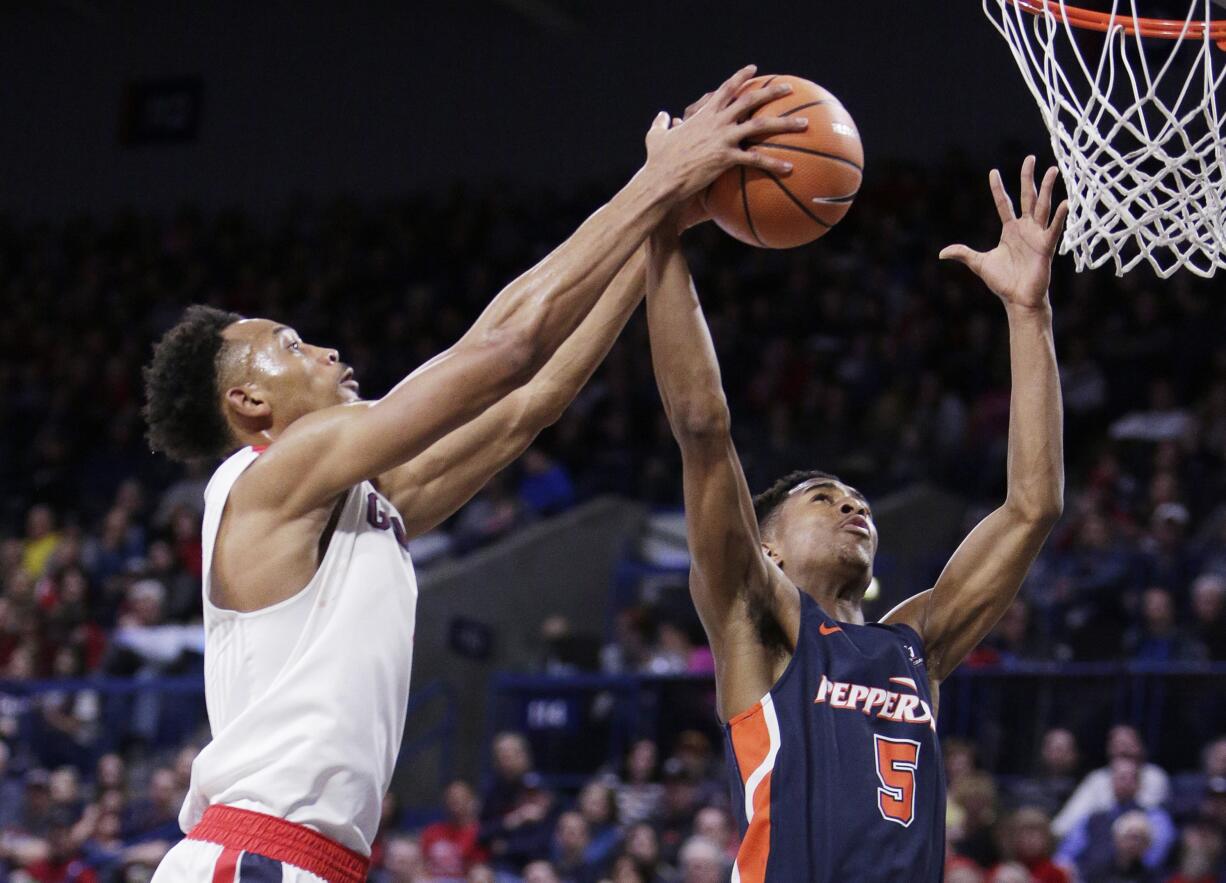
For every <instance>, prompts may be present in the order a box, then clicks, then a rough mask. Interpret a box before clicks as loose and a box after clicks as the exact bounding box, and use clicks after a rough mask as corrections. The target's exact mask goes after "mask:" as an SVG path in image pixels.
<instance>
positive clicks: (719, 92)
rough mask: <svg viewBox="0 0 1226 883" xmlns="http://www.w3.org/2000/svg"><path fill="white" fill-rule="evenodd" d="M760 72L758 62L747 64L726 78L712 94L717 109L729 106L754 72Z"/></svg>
mask: <svg viewBox="0 0 1226 883" xmlns="http://www.w3.org/2000/svg"><path fill="white" fill-rule="evenodd" d="M757 72H758V66H757V65H756V64H747V65H745V67H743V68H741V69H740V70H739V71H737V72H736V73H735V74H733V75H732V76H730V77H729V78H728V79H726V80H724V84H723V85H722V86H720V87H719V88H718V89H716V90H715V94H714V95H713V96H712V99H713V103H714V105H715V109H716V110H719V109H720V108H722V107H727V106H728V103H729V102H731V101H732V99H733V97H735V95H736V93H737V91H738V90H739V89H740V88H741V87H742V86H743V85H745V83H746V82H748V81H749V80H750V79H751V78H752V77H753V75H754V74H756V73H757Z"/></svg>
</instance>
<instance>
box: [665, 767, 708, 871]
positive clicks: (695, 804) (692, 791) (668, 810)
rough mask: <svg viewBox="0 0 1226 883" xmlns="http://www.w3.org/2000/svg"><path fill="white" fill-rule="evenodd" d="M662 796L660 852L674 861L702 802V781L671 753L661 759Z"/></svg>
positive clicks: (669, 860) (667, 858) (668, 859)
mask: <svg viewBox="0 0 1226 883" xmlns="http://www.w3.org/2000/svg"><path fill="white" fill-rule="evenodd" d="M662 778H663V781H664V800H663V802H662V803H661V805H660V815H659V817H658V818H657V819H656V823H655V827H656V831H657V832H658V833H659V835H660V852H661V854H662V855H663V856H664V859H665V860H666V861H668V862H669V863H676V860H677V857H678V855H679V853H680V851H681V845H682V843H684V841H685V838H686V836H687V835H688V834H689V833H690V827H691V826H692V825H693V821H694V814H695V813H696V812H697V811H698V808H699V807H700V806H701V805H702V803H701V801H700V799H699V796H700V793H701V783H700V782H697V781H695V780H694V779H693V777H692V776H691V775H690V773H689V771H688V770H687V769H686V768H685V764H683V763H682V762H681V761H680V760H678V759H677V758H675V757H670V758H669V759H668V760H667V761H665V763H664V770H663V776H662Z"/></svg>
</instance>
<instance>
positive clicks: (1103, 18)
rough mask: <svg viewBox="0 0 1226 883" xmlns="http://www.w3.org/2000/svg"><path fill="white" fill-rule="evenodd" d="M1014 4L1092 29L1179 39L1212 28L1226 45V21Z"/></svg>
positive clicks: (1054, 0)
mask: <svg viewBox="0 0 1226 883" xmlns="http://www.w3.org/2000/svg"><path fill="white" fill-rule="evenodd" d="M1009 2H1010V3H1012V4H1013V5H1014V6H1016V7H1017V8H1018V9H1020V10H1022V11H1023V12H1029V13H1030V14H1031V15H1053V16H1055V17H1056V18H1059V19H1061V20H1063V21H1066V22H1068V23H1069V24H1070V25H1072V26H1073V27H1076V28H1084V29H1086V30H1090V31H1103V32H1106V31H1109V30H1111V29H1112V28H1116V27H1118V28H1122V29H1123V31H1124V33H1125V34H1128V35H1129V36H1132V35H1134V34H1137V33H1140V35H1141V36H1142V37H1157V38H1159V39H1163V40H1178V39H1179V38H1181V37H1192V38H1195V39H1197V40H1200V39H1203V38H1204V36H1205V32H1206V31H1208V33H1209V39H1210V40H1213V41H1214V42H1215V43H1217V45H1218V46H1219V47H1220V48H1222V49H1226V21H1214V22H1210V23H1208V24H1206V23H1205V22H1203V21H1183V20H1182V19H1175V18H1133V17H1132V16H1131V15H1118V14H1117V15H1115V16H1112V14H1111V13H1109V12H1095V11H1094V10H1092V9H1082V8H1081V7H1080V6H1067V5H1066V6H1064V7H1063V8H1061V6H1060V3H1059V0H1009Z"/></svg>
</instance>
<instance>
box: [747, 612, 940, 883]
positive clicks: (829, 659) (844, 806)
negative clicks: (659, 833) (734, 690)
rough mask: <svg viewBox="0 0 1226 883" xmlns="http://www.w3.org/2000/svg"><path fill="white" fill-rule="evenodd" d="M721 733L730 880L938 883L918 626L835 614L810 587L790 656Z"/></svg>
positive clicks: (929, 731) (928, 705)
mask: <svg viewBox="0 0 1226 883" xmlns="http://www.w3.org/2000/svg"><path fill="white" fill-rule="evenodd" d="M725 730H726V735H727V738H726V742H727V748H728V758H729V765H730V767H731V774H732V805H733V811H734V812H735V813H736V814H737V816H738V819H739V821H740V826H741V832H742V835H743V840H742V842H741V849H740V852H739V853H738V855H737V862H736V867H735V869H734V870H733V874H732V880H733V881H734V883H736V881H740V883H799V881H805V883H824V881H829V883H847V881H853V880H854V881H856V883H872V881H879V880H880V881H887V880H888V881H891V883H896V881H899V880H907V881H909V883H929V881H938V880H941V879H942V871H943V866H944V857H945V773H944V770H943V769H942V764H941V751H940V746H939V745H938V743H937V734H936V721H935V720H934V718H933V712H932V695H931V693H930V692H929V686H928V670H927V669H926V668H925V666H924V648H923V646H922V643H921V641H920V638H919V635H917V634H916V633H915V631H914V630H913V629H912V628H910V627H909V626H905V625H888V626H887V625H879V624H877V623H873V624H871V625H851V624H849V623H842V622H836V621H835V620H833V619H831V618H830V617H829V616H827V615H826V613H825V612H824V611H823V610H822V608H821V607H820V606H819V605H818V604H817V602H816V601H814V600H813V599H812V598H810V597H809V596H808V595H806V594H805V593H804V592H801V593H800V636H799V639H798V640H797V642H796V653H795V655H794V656H793V657H792V661H791V662H790V663H789V664H788V667H787V669H786V670H785V671H784V673H783V676H782V677H780V678H779V681H778V683H776V684H775V686H774V687H773V688H772V689H771V691H770V692H769V693H767V694H766V696H764V697H762V700H761V701H760V702H758V703H757V704H755V705H754V706H753V707H752V708H750V709H748V710H747V711H745V712H743V713H742V714H739V715H737V716H736V717H735V718H733V719H732V720H731V721H729V722H728V725H727V727H726V728H725Z"/></svg>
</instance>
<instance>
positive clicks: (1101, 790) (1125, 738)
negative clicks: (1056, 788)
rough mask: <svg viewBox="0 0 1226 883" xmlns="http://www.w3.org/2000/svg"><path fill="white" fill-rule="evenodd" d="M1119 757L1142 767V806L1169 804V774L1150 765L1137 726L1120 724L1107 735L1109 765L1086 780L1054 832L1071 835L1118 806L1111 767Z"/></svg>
mask: <svg viewBox="0 0 1226 883" xmlns="http://www.w3.org/2000/svg"><path fill="white" fill-rule="evenodd" d="M1119 758H1125V759H1128V760H1132V761H1133V762H1134V763H1137V764H1141V768H1140V769H1141V783H1140V788H1139V790H1138V791H1137V794H1136V802H1137V805H1138V806H1140V807H1141V808H1142V809H1149V808H1150V807H1155V806H1160V805H1161V804H1163V803H1165V802H1166V801H1167V799H1168V798H1169V797H1170V794H1171V783H1170V779H1169V778H1168V777H1167V774H1166V771H1165V770H1163V769H1161V768H1160V767H1158V766H1155V765H1154V764H1152V763H1147V762H1146V760H1145V745H1144V743H1143V742H1142V741H1141V737H1140V735H1139V734H1138V733H1137V731H1136V729H1135V728H1134V727H1130V726H1128V725H1127V724H1117V725H1116V726H1114V727H1112V728H1111V730H1110V731H1109V732H1108V733H1107V759H1108V765H1107V766H1105V767H1100V768H1098V769H1096V770H1094V771H1093V772H1091V773H1089V774H1088V775H1087V776H1086V777H1085V778H1084V779H1082V780H1081V784H1080V785H1078V786H1077V790H1076V791H1074V792H1073V796H1072V797H1070V798H1069V799H1068V803H1066V804H1065V805H1064V807H1063V809H1061V810H1060V813H1059V814H1058V815H1057V816H1056V817H1055V819H1053V820H1052V823H1051V829H1052V832H1053V833H1054V834H1055V835H1056V836H1057V837H1066V836H1068V833H1069V832H1070V831H1072V830H1073V828H1075V827H1076V826H1077V825H1078V824H1079V823H1080V822H1081V821H1082V820H1083V819H1085V818H1087V817H1088V816H1089V815H1090V814H1091V813H1094V812H1099V811H1101V810H1108V809H1110V808H1111V807H1112V806H1114V805H1115V793H1114V790H1113V788H1112V784H1111V779H1112V776H1111V766H1110V764H1111V763H1112V762H1114V761H1115V760H1117V759H1119Z"/></svg>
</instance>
